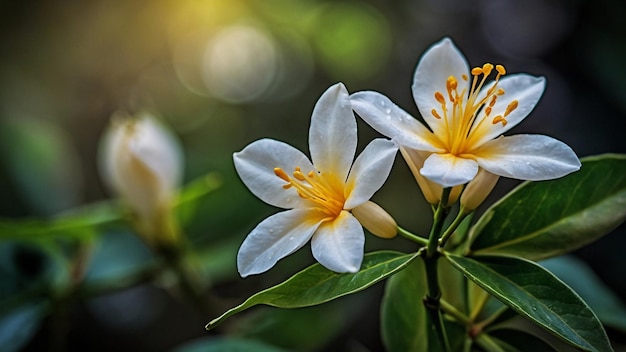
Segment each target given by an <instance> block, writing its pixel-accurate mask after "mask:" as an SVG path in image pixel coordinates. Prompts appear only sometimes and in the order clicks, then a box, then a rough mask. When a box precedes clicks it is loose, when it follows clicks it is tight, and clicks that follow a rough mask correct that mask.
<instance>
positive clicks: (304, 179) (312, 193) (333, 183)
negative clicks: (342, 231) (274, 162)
mask: <svg viewBox="0 0 626 352" xmlns="http://www.w3.org/2000/svg"><path fill="white" fill-rule="evenodd" d="M274 174H276V176H278V177H279V178H281V179H282V180H284V181H285V182H287V183H286V184H285V185H283V188H284V189H290V188H292V187H293V188H295V189H296V191H297V192H298V195H299V196H300V197H301V198H304V199H307V200H309V201H311V202H312V203H313V204H314V205H315V207H316V208H318V209H319V210H320V211H322V212H323V213H325V214H327V215H328V216H329V217H332V218H335V217H337V216H338V215H339V213H341V211H342V210H343V205H344V203H345V200H346V199H345V196H344V192H343V189H344V187H343V184H342V183H341V182H339V181H338V180H337V178H336V177H332V175H324V174H322V173H319V172H315V171H309V173H308V174H306V175H305V174H304V173H302V170H300V168H299V167H296V168H295V170H294V172H293V174H292V175H293V177H291V176H289V175H288V174H287V173H286V172H285V171H284V170H283V169H281V168H279V167H276V168H274Z"/></svg>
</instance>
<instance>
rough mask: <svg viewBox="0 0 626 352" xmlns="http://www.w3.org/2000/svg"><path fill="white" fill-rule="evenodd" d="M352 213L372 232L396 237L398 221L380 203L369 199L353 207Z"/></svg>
mask: <svg viewBox="0 0 626 352" xmlns="http://www.w3.org/2000/svg"><path fill="white" fill-rule="evenodd" d="M352 215H354V217H355V218H356V219H357V220H359V222H360V223H361V225H362V226H363V227H365V228H366V229H367V230H368V231H369V232H371V233H372V234H374V235H376V236H378V237H381V238H394V237H396V235H397V233H398V225H397V224H396V221H395V220H394V219H393V218H392V217H391V215H389V213H387V212H386V211H385V210H384V209H383V208H382V207H381V206H380V205H378V204H376V203H374V202H372V201H367V202H365V203H363V204H361V205H359V206H358V207H356V208H354V209H352Z"/></svg>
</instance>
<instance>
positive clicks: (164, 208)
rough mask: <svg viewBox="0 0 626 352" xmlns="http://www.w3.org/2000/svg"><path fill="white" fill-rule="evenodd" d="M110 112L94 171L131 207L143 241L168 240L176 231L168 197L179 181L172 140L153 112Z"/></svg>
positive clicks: (176, 152) (177, 156)
mask: <svg viewBox="0 0 626 352" xmlns="http://www.w3.org/2000/svg"><path fill="white" fill-rule="evenodd" d="M120 115H121V114H119V113H118V114H115V115H114V116H113V117H112V119H111V124H110V126H109V127H108V129H107V130H106V131H105V133H104V135H103V137H102V140H101V141H100V150H99V153H100V154H99V163H100V165H99V166H100V173H101V176H102V177H103V179H104V181H105V183H106V184H107V186H108V187H109V188H110V189H111V190H112V191H113V192H114V193H115V194H117V195H118V196H120V197H121V198H122V199H123V201H124V202H126V203H127V204H128V205H129V207H130V208H131V209H132V211H133V212H134V215H135V216H136V218H135V225H136V227H137V231H138V232H139V233H140V234H141V235H142V236H143V237H144V240H146V242H148V243H149V244H159V245H162V244H166V245H169V244H172V243H174V242H176V241H177V238H176V237H177V236H178V235H177V230H176V229H175V227H174V226H173V219H172V214H171V206H172V200H173V198H174V195H175V193H176V190H177V188H178V186H179V184H180V182H181V178H182V168H183V157H182V151H181V148H180V144H179V142H178V140H177V139H175V137H174V136H173V135H172V134H171V133H170V132H169V131H168V130H167V129H166V128H165V127H164V125H162V124H161V123H159V122H158V121H157V120H156V119H155V118H154V117H153V116H151V115H150V114H148V113H142V114H139V116H137V117H135V118H130V117H128V116H120Z"/></svg>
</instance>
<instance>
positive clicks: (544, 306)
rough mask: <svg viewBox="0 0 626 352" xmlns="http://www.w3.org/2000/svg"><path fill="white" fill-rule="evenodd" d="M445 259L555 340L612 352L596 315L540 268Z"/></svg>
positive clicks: (495, 260) (501, 260) (509, 260)
mask: <svg viewBox="0 0 626 352" xmlns="http://www.w3.org/2000/svg"><path fill="white" fill-rule="evenodd" d="M446 258H447V259H448V260H449V261H450V263H452V265H454V266H455V267H456V268H458V269H459V270H460V271H461V272H463V273H464V274H465V275H466V276H467V277H468V278H469V279H471V280H472V281H474V282H475V283H477V284H478V285H479V286H480V287H482V288H483V289H485V290H486V291H487V292H489V293H491V294H492V295H494V296H496V297H497V298H498V299H500V300H501V301H502V302H503V303H504V304H506V305H507V306H509V307H511V308H512V309H513V310H515V311H516V312H517V313H519V314H520V315H522V316H525V317H527V318H528V319H530V320H531V321H533V322H535V323H536V324H538V325H539V326H541V327H543V328H544V329H546V330H548V331H550V332H552V333H553V334H554V335H555V336H558V337H560V338H562V339H563V340H564V341H566V342H568V343H570V344H572V345H573V346H576V347H577V348H580V349H582V350H585V351H612V349H611V345H610V343H609V340H608V338H607V336H606V332H605V331H604V328H603V327H602V324H600V322H599V321H598V319H597V318H596V316H595V315H594V313H593V312H592V311H591V309H590V308H589V307H588V306H587V304H586V303H585V302H584V301H583V300H581V299H580V297H579V296H578V295H577V294H576V293H575V292H574V291H572V289H571V288H569V287H568V286H567V285H565V284H564V283H563V282H561V281H560V280H559V279H557V278H556V277H555V276H554V275H552V274H551V273H550V272H549V271H547V270H545V269H544V268H542V267H541V266H539V265H537V264H535V263H533V262H530V261H527V260H524V259H520V258H513V257H497V256H479V257H476V258H466V257H460V256H456V255H454V254H446Z"/></svg>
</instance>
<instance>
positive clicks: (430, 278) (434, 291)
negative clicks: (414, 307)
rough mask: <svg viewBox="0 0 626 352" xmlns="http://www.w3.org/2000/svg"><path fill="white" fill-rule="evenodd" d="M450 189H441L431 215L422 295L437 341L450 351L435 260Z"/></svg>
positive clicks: (446, 212) (437, 254)
mask: <svg viewBox="0 0 626 352" xmlns="http://www.w3.org/2000/svg"><path fill="white" fill-rule="evenodd" d="M450 190H451V189H450V188H444V189H443V192H442V194H441V200H440V201H439V205H438V206H437V209H436V210H435V214H434V216H433V226H432V228H431V230H430V235H429V237H428V244H427V247H426V255H425V256H424V257H423V259H424V266H425V269H426V282H427V284H428V290H427V294H426V297H424V305H425V307H426V309H427V310H428V312H429V314H430V318H431V321H432V324H433V326H434V328H435V331H436V332H437V337H438V338H439V342H440V344H441V346H442V347H444V349H445V351H450V345H449V344H448V336H447V334H446V329H445V326H444V323H443V318H442V316H441V309H440V307H441V303H440V299H441V289H440V287H439V275H438V270H437V260H438V259H439V256H440V253H439V252H438V251H437V247H438V244H439V237H440V236H441V232H442V229H443V223H444V221H445V219H446V216H447V215H448V207H447V203H448V197H449V195H450Z"/></svg>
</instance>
